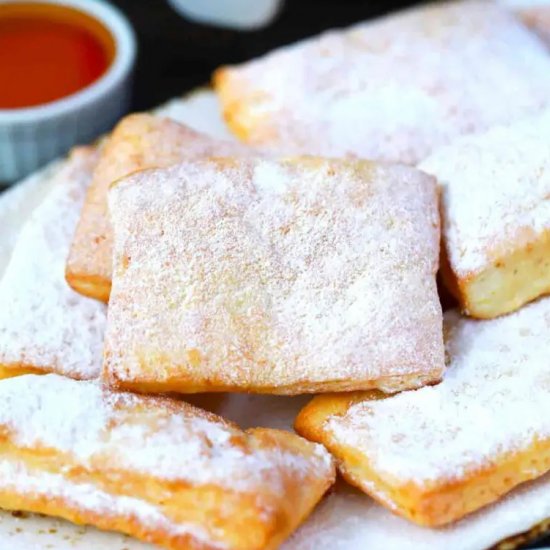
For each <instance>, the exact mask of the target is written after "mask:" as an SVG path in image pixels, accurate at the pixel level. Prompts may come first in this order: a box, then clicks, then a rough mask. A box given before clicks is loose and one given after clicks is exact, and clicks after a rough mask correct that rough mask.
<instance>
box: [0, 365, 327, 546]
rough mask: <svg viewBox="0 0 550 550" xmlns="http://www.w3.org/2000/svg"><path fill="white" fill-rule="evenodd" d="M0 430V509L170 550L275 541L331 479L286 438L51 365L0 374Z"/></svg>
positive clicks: (312, 454)
mask: <svg viewBox="0 0 550 550" xmlns="http://www.w3.org/2000/svg"><path fill="white" fill-rule="evenodd" d="M21 396H25V398H24V399H21ZM69 411H70V414H69ZM0 429H1V431H2V443H1V444H2V451H3V452H2V462H1V464H0V481H1V483H0V505H1V506H2V507H3V508H8V509H14V510H26V511H32V512H38V513H44V514H49V515H54V516H60V517H63V518H65V519H69V520H71V521H73V522H76V523H84V524H91V525H95V526H97V527H99V528H101V529H107V530H116V531H122V532H124V533H127V534H130V535H132V536H135V537H136V538H139V539H141V540H145V541H149V542H154V543H156V544H159V545H160V546H163V547H166V548H169V549H173V550H176V549H178V550H179V549H182V550H183V549H188V548H197V549H214V548H227V549H235V550H237V549H239V550H241V549H242V550H255V549H258V550H260V549H271V548H276V547H277V546H278V545H279V544H280V543H281V542H282V541H283V540H284V539H285V538H286V537H287V536H288V535H289V534H290V533H291V532H292V531H293V530H294V529H295V528H296V526H297V525H299V524H300V523H301V522H302V521H303V519H304V518H305V517H306V516H307V515H308V514H309V512H310V511H311V510H312V508H313V507H314V506H315V504H316V503H317V501H318V500H319V499H320V498H321V496H322V495H323V494H324V493H325V491H326V490H327V489H328V488H329V487H330V485H331V484H332V483H333V482H334V466H333V463H332V459H331V457H330V455H329V454H328V453H327V451H325V449H323V448H322V447H321V446H320V445H313V444H311V443H309V442H307V441H305V440H303V439H302V438H300V437H298V436H297V435H294V434H291V433H288V432H283V431H278V430H270V429H262V428H257V429H250V430H247V431H246V432H245V431H242V430H240V429H239V428H238V427H236V426H235V425H234V424H232V423H230V422H226V421H224V420H223V419H221V418H220V417H217V416H215V415H213V414H211V413H207V412H206V411H203V410H201V409H198V408H196V407H193V406H191V405H188V404H187V403H184V402H182V401H176V400H173V399H169V398H152V397H142V396H137V395H134V394H121V393H115V392H109V391H107V390H102V389H101V387H100V386H99V384H97V382H95V381H85V382H78V381H75V380H70V379H68V378H64V377H60V376H58V375H55V374H50V375H45V376H36V375H27V376H20V377H17V378H12V379H11V380H4V381H2V382H0Z"/></svg>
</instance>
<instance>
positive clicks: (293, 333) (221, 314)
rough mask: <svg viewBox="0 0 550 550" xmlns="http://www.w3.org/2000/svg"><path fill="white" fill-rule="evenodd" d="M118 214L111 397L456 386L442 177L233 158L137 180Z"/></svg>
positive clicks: (375, 167)
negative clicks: (440, 284)
mask: <svg viewBox="0 0 550 550" xmlns="http://www.w3.org/2000/svg"><path fill="white" fill-rule="evenodd" d="M109 201H110V207H111V220H112V223H113V227H114V235H115V241H114V242H115V246H114V256H113V257H114V260H113V261H114V274H113V291H112V293H111V300H110V303H109V320H108V327H107V334H106V347H105V360H104V369H103V375H104V379H105V381H106V382H107V383H108V384H109V385H111V386H113V387H117V388H125V389H133V390H137V391H146V392H149V391H152V392H157V391H178V392H184V393H193V392H202V391H231V390H236V391H245V390H246V391H253V392H259V393H281V394H285V393H286V394H295V393H311V392H315V391H322V390H338V391H342V390H352V389H366V388H372V387H376V388H381V389H383V390H385V391H397V390H399V389H403V388H410V387H418V386H421V385H424V384H425V383H429V382H435V381H438V380H439V379H440V378H441V375H442V372H443V369H444V358H443V337H442V317H441V307H440V305H439V301H438V298H437V292H436V286H435V272H436V270H437V264H438V253H439V213H438V208H437V191H436V185H435V182H434V180H433V179H432V178H431V177H429V176H427V175H425V174H423V173H421V172H419V171H417V170H415V169H413V168H409V167H405V166H389V165H383V164H373V163H369V162H365V161H342V160H323V159H316V158H308V157H306V158H301V159H300V158H298V159H290V160H283V161H270V160H265V159H241V160H236V159H217V160H204V161H195V162H187V163H183V164H181V165H179V166H176V167H171V168H169V169H164V170H151V171H146V172H142V173H140V174H136V175H134V176H131V177H129V178H127V179H124V180H122V181H121V182H119V183H118V184H117V185H116V186H115V187H113V188H112V189H111V191H110V193H109Z"/></svg>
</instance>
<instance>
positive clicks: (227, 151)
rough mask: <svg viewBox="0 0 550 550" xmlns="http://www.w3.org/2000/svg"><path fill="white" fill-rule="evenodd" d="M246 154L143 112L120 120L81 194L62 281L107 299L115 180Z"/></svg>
mask: <svg viewBox="0 0 550 550" xmlns="http://www.w3.org/2000/svg"><path fill="white" fill-rule="evenodd" d="M245 151H246V150H245V148H244V147H243V146H239V145H235V144H232V143H229V142H225V141H222V140H218V139H214V138H211V137H208V136H206V135H204V134H201V133H199V132H196V131H195V130H192V129H191V128H189V127H187V126H185V125H183V124H179V123H178V122H175V121H173V120H169V119H167V118H162V117H157V116H154V115H149V114H144V113H143V114H132V115H129V116H127V117H125V118H124V119H122V120H121V121H120V122H119V123H118V125H117V126H116V128H115V129H114V130H113V132H112V134H111V135H110V137H109V138H108V139H107V142H106V144H105V145H104V146H103V148H102V151H101V156H100V158H99V162H98V165H97V168H96V169H95V172H94V177H93V180H92V183H91V185H90V187H89V189H88V192H87V194H86V199H85V201H84V206H83V207H82V212H81V214H80V220H79V222H78V226H77V228H76V233H75V235H74V239H73V242H72V246H71V250H70V253H69V257H68V259H67V267H66V278H67V282H68V283H69V284H70V285H71V286H72V287H73V288H74V289H75V290H76V291H77V292H80V293H81V294H84V295H85V296H89V297H91V298H96V299H97V300H101V301H103V302H107V301H108V300H109V294H110V292H111V276H112V253H113V251H112V229H111V224H110V221H109V211H108V206H107V191H108V189H109V186H110V185H111V184H112V183H113V182H114V181H116V180H118V179H120V178H122V177H124V176H127V175H128V174H131V173H133V172H137V171H139V170H144V169H146V168H153V167H163V166H169V165H171V164H175V163H177V162H180V161H182V160H185V159H193V158H201V157H208V156H220V155H222V156H223V155H242V154H244V153H245Z"/></svg>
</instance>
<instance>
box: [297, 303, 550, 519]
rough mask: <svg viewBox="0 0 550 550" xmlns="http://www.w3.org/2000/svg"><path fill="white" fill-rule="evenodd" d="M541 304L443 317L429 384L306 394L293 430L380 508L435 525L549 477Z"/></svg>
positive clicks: (549, 403)
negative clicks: (482, 315) (440, 357)
mask: <svg viewBox="0 0 550 550" xmlns="http://www.w3.org/2000/svg"><path fill="white" fill-rule="evenodd" d="M549 330H550V299H549V298H546V299H544V300H541V301H539V302H536V303H534V304H531V305H529V306H527V307H525V308H523V309H521V310H519V311H518V312H516V313H514V314H511V315H508V316H506V317H502V318H499V319H494V320H491V321H474V320H471V319H466V318H463V317H460V315H459V314H458V313H457V312H455V311H449V312H447V313H446V314H445V332H446V351H447V355H448V362H449V364H448V368H447V371H446V374H445V377H444V379H443V381H442V382H441V383H440V384H439V385H437V386H433V387H424V388H421V389H419V390H416V391H409V392H403V393H400V394H398V395H395V396H390V397H388V396H384V395H383V394H381V393H380V392H357V393H352V394H333V395H323V396H319V397H315V398H314V399H313V400H312V401H311V402H310V403H309V404H308V405H306V407H305V408H304V409H303V410H302V411H301V412H300V414H299V415H298V417H297V419H296V424H295V427H296V431H297V432H298V433H300V434H301V435H303V436H304V437H306V438H307V439H310V440H311V441H316V442H319V443H322V444H324V445H325V446H326V447H327V449H329V451H330V452H331V453H332V454H333V455H334V456H335V457H336V459H337V461H338V464H339V469H340V472H341V473H342V475H343V476H344V478H345V479H346V480H347V481H349V482H350V483H351V484H352V485H355V486H357V487H358V488H360V489H362V490H363V491H365V492H366V493H368V494H369V495H370V496H372V497H373V498H374V499H376V500H377V501H378V502H379V503H380V504H382V505H383V506H386V507H387V508H388V509H389V510H391V511H393V512H395V513H397V514H399V515H401V516H403V517H404V518H406V519H409V520H410V521H413V522H415V523H418V524H420V525H424V526H430V527H437V526H441V525H446V524H448V523H451V522H453V521H457V520H459V519H460V518H462V517H464V516H465V515H467V514H469V513H471V512H474V511H475V510H478V509H479V508H481V507H483V506H486V505H487V504H490V503H491V502H494V501H496V500H498V499H499V498H500V497H501V496H503V495H504V494H506V493H508V492H509V491H511V490H512V489H513V488H514V487H516V486H517V485H519V484H521V483H523V482H525V481H528V480H531V479H535V478H537V477H539V476H541V475H543V474H545V473H546V472H547V471H549V470H550V424H549V423H548V419H549V418H550V394H549V386H548V384H547V383H546V382H545V381H547V379H548V364H549V359H548V357H549V352H550V350H549V344H548V332H549Z"/></svg>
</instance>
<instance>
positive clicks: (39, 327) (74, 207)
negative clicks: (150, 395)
mask: <svg viewBox="0 0 550 550" xmlns="http://www.w3.org/2000/svg"><path fill="white" fill-rule="evenodd" d="M94 164H95V152H94V151H93V150H91V149H81V150H79V151H77V152H76V153H74V154H73V156H72V157H71V159H70V160H69V161H68V162H67V163H66V164H65V165H64V166H63V167H62V168H61V169H60V170H59V171H58V172H57V173H56V175H55V176H54V177H55V180H56V181H55V183H54V184H53V186H52V190H51V191H50V193H49V194H48V196H47V198H46V199H45V200H44V202H43V203H42V204H41V205H40V206H39V207H38V208H37V209H36V210H35V211H34V213H33V214H32V216H31V218H30V219H29V221H28V222H27V224H26V225H25V226H24V228H23V230H22V232H21V234H20V236H19V239H18V241H17V245H16V247H15V249H14V252H13V256H12V259H11V261H10V263H9V265H8V267H7V268H6V272H5V275H4V277H3V279H2V281H1V282H0V303H1V304H2V307H1V308H0V364H1V365H3V366H6V367H10V366H14V367H17V366H24V367H33V368H36V369H38V370H46V371H54V372H58V373H61V374H65V375H67V376H72V377H75V378H93V377H95V376H97V375H98V370H99V365H100V362H101V353H102V346H103V329H104V324H105V316H106V309H105V306H104V305H103V304H99V303H97V302H96V301H94V300H90V299H87V298H84V297H82V296H80V295H79V294H77V293H75V292H73V291H72V290H71V289H70V288H69V287H68V286H67V284H66V282H65V259H66V257H67V253H68V250H69V245H70V242H71V239H72V236H73V232H74V228H75V226H76V222H77V219H78V214H79V209H80V205H81V204H82V201H83V198H84V193H85V190H86V186H87V185H88V183H89V181H90V178H91V172H92V169H93V167H94Z"/></svg>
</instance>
